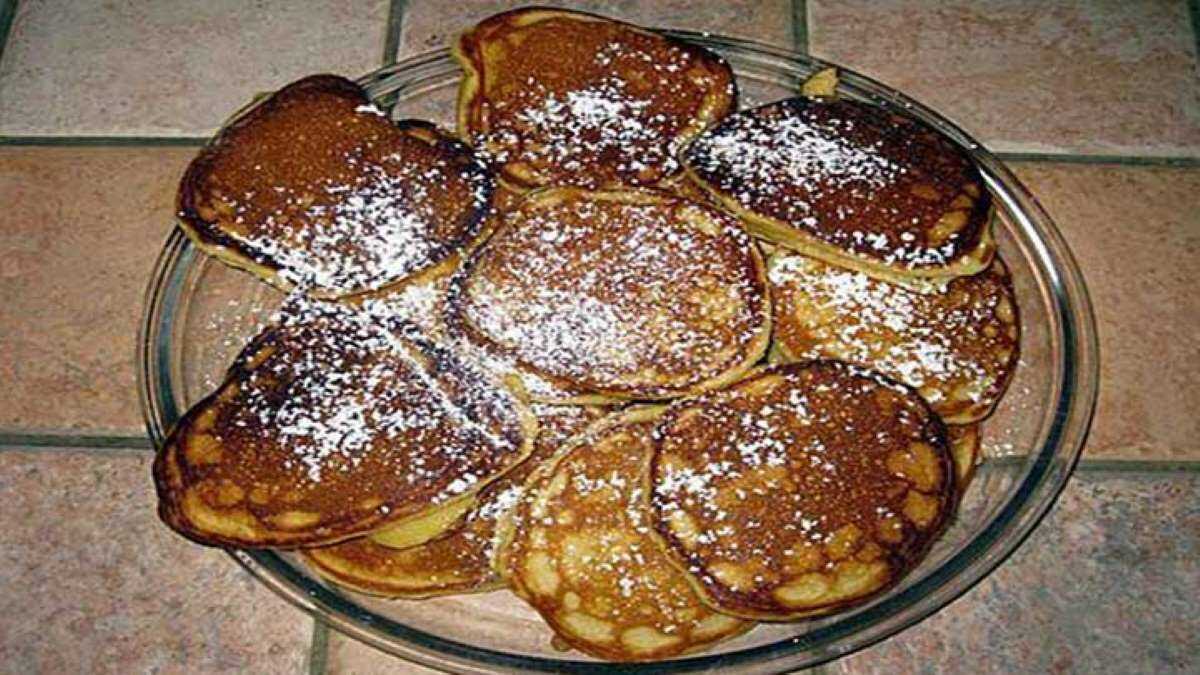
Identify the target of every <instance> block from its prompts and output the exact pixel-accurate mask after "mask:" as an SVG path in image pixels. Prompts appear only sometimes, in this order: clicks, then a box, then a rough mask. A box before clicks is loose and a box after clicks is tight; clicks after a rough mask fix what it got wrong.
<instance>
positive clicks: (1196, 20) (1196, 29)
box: [1188, 0, 1200, 62]
mask: <svg viewBox="0 0 1200 675" xmlns="http://www.w3.org/2000/svg"><path fill="white" fill-rule="evenodd" d="M1188 17H1189V18H1190V19H1191V20H1192V21H1191V23H1192V39H1193V40H1194V46H1195V48H1196V53H1195V54H1194V57H1195V59H1196V61H1197V62H1200V0H1188Z"/></svg>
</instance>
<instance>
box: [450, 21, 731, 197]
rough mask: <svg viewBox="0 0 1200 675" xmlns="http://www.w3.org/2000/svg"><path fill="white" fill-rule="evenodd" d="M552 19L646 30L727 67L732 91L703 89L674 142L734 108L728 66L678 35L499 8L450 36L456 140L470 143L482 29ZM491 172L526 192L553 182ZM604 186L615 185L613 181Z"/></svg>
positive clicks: (478, 100) (510, 186) (687, 139)
mask: <svg viewBox="0 0 1200 675" xmlns="http://www.w3.org/2000/svg"><path fill="white" fill-rule="evenodd" d="M555 18H562V19H568V20H574V21H582V22H594V23H610V24H617V25H619V26H622V27H624V28H626V29H627V30H631V31H634V32H636V33H641V34H643V35H651V36H654V37H657V38H661V39H663V40H666V41H667V42H669V43H671V44H673V45H676V46H679V47H681V48H683V49H686V50H687V51H689V52H691V53H693V54H695V55H696V56H697V57H699V58H700V59H701V60H702V61H703V62H704V63H706V64H707V65H708V66H709V67H711V68H722V69H725V70H727V71H728V72H729V81H730V83H731V86H732V91H731V92H730V95H729V96H728V99H727V100H723V99H724V98H725V97H724V93H723V92H709V94H708V95H707V96H706V97H705V100H704V102H703V103H702V104H701V107H700V111H699V114H698V115H697V116H696V117H695V118H694V119H692V120H691V121H690V123H689V124H688V126H687V127H685V128H684V129H683V130H682V131H681V132H680V133H679V134H678V135H677V136H676V137H675V141H676V142H677V143H679V145H680V147H683V146H686V145H687V144H688V143H690V142H691V141H692V140H694V139H695V138H696V137H697V136H699V135H700V134H701V133H703V132H704V130H705V129H706V128H708V127H709V126H711V125H712V124H713V123H714V122H716V121H717V120H720V119H721V118H723V117H725V116H726V115H728V114H730V113H732V112H735V111H736V110H737V107H738V100H739V91H738V84H737V78H736V77H735V76H734V75H733V69H732V68H730V66H729V64H728V63H727V62H726V61H725V59H724V58H722V57H721V56H720V55H719V54H716V53H715V52H712V51H710V50H708V49H705V48H703V47H701V46H699V45H695V44H692V43H690V42H687V41H685V40H678V39H676V38H672V37H668V36H666V35H662V34H661V33H658V32H656V31H653V30H650V29H648V28H644V27H642V26H639V25H637V24H632V23H627V22H624V21H620V20H618V19H612V18H610V17H606V16H601V15H599V14H592V13H590V12H582V11H576V10H570V9H564V8H555V7H540V6H533V7H522V8H517V9H511V10H508V11H505V12H501V13H499V14H494V15H492V16H490V17H488V18H486V19H483V20H482V21H480V22H479V23H477V24H475V25H474V26H472V27H471V28H469V29H467V30H465V31H463V32H462V33H461V34H459V36H458V39H456V40H455V41H454V42H453V43H452V45H451V48H450V53H451V55H452V56H453V57H454V60H455V61H457V62H458V64H459V66H461V67H462V71H463V76H462V80H461V81H460V83H459V88H458V96H457V98H456V104H455V120H456V124H457V129H456V130H457V132H458V135H459V138H460V139H462V141H463V142H464V143H468V144H469V143H470V137H471V132H470V131H469V130H470V128H471V122H470V120H471V117H472V115H473V113H474V111H475V110H477V109H478V107H479V106H480V105H481V103H482V88H481V87H480V82H481V80H482V78H483V76H484V73H483V72H482V65H483V60H482V58H481V57H480V53H481V51H482V49H481V48H480V44H481V40H482V39H483V35H482V34H483V33H484V32H487V31H497V32H499V31H502V30H503V29H505V28H508V29H511V28H519V27H521V26H527V25H530V24H533V23H538V22H541V21H546V20H549V19H555ZM681 165H682V163H681ZM496 173H497V180H498V182H500V183H501V184H502V185H504V186H505V187H506V188H508V189H510V190H514V191H516V192H526V191H529V190H534V189H538V188H544V187H553V186H551V185H537V184H531V183H528V182H525V181H521V180H520V179H519V177H515V176H510V175H509V173H508V172H506V171H504V169H503V168H501V169H500V170H498V171H497V172H496ZM682 173H683V171H682V166H681V168H680V169H679V170H676V171H675V172H674V173H673V174H670V175H667V176H664V177H663V179H662V181H660V184H661V183H663V182H669V181H671V180H673V179H676V178H678V177H680V176H681V175H682ZM609 187H612V188H615V187H619V186H609Z"/></svg>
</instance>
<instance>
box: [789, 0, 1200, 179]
mask: <svg viewBox="0 0 1200 675" xmlns="http://www.w3.org/2000/svg"><path fill="white" fill-rule="evenodd" d="M808 8H809V22H808V26H809V44H810V47H811V50H812V53H813V54H814V55H816V56H819V57H822V58H826V59H829V60H831V61H834V62H837V63H841V64H844V65H846V66H848V67H850V68H854V69H856V70H859V71H862V72H864V73H866V74H868V75H871V76H872V77H875V78H877V79H880V80H882V81H883V82H886V83H887V84H889V85H892V86H894V87H896V88H898V89H900V90H901V91H904V92H906V93H908V94H909V95H911V96H913V97H914V98H916V99H918V100H920V101H921V102H923V103H926V104H928V105H930V106H932V107H933V108H935V109H936V110H938V111H939V112H941V113H943V114H945V115H947V116H948V117H950V118H951V119H953V120H955V121H956V122H957V123H959V124H960V125H961V126H963V127H964V128H965V129H966V130H967V131H969V132H971V133H973V134H975V135H976V136H977V137H979V138H980V139H981V140H982V141H983V142H984V143H985V144H987V145H989V146H990V147H992V148H993V149H997V150H1006V151H1012V150H1020V151H1048V152H1058V151H1067V152H1087V153H1109V154H1152V155H1190V156H1196V155H1198V154H1200V86H1197V80H1196V68H1197V66H1196V53H1195V39H1194V37H1193V35H1192V30H1191V27H1190V24H1189V19H1188V10H1187V3H1186V2H1185V0H1174V1H1170V2H1166V1H1164V2H1121V1H1120V0H1104V1H1101V2H1086V3H1040V2H1032V1H1029V0H1019V1H1013V0H1005V1H996V0H992V1H988V2H967V1H958V2H940V3H930V2H922V1H921V0H889V1H888V2H874V1H872V0H853V1H851V2H842V1H841V0H836V1H834V0H831V1H825V0H812V1H810V2H809V3H808Z"/></svg>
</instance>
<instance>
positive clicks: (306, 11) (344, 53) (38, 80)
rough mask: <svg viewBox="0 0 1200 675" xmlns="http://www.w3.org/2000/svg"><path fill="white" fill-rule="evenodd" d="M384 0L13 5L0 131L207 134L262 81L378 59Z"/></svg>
mask: <svg viewBox="0 0 1200 675" xmlns="http://www.w3.org/2000/svg"><path fill="white" fill-rule="evenodd" d="M387 8H388V2H387V1H386V0H362V1H357V2H337V1H336V0H324V1H322V0H313V1H310V2H300V3H297V2H283V1H281V0H265V1H264V2H254V3H246V2H235V1H233V0H219V1H217V2H178V1H168V2H152V3H124V2H101V1H100V0H84V1H82V2H55V1H51V0H22V2H20V3H18V8H17V15H16V20H15V21H14V22H13V27H12V32H11V34H10V36H9V40H8V45H7V46H6V47H5V50H4V60H3V63H0V91H2V92H3V95H2V96H0V134H7V135H144V136H158V135H183V136H196V135H208V134H210V133H212V131H213V130H214V129H215V128H216V127H217V126H218V125H219V124H220V122H221V121H222V120H224V119H226V118H227V117H228V116H229V115H230V114H231V113H232V112H233V111H235V110H236V109H237V108H239V107H240V106H241V105H242V104H244V103H245V102H246V101H248V100H249V99H250V98H251V97H252V96H254V94H256V93H258V92H261V91H268V90H273V89H276V88H278V87H280V86H282V85H284V84H286V83H287V82H289V81H291V80H294V79H297V78H299V77H302V76H304V75H307V74H310V73H315V72H334V73H340V74H345V75H349V76H358V75H361V74H363V73H366V72H367V71H370V70H373V69H374V68H377V67H378V66H379V65H380V62H381V60H382V58H383V42H384V30H385V25H386V23H387Z"/></svg>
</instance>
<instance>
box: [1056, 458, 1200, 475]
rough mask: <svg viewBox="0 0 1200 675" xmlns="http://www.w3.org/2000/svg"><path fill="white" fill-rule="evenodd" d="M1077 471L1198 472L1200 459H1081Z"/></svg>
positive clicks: (1199, 470)
mask: <svg viewBox="0 0 1200 675" xmlns="http://www.w3.org/2000/svg"><path fill="white" fill-rule="evenodd" d="M1076 470H1077V471H1080V472H1085V473H1114V472H1120V471H1128V472H1130V473H1200V461H1197V460H1188V459H1161V460H1159V459H1086V458H1085V459H1081V460H1079V464H1078V466H1077V469H1076Z"/></svg>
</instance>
